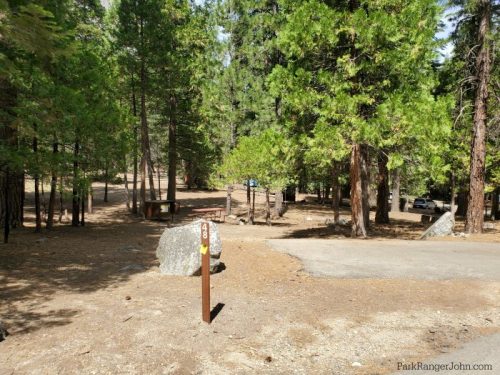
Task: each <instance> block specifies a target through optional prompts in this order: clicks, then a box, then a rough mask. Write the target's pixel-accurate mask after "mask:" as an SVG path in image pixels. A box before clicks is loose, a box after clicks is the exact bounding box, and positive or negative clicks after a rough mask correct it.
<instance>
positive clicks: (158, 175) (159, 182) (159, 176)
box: [156, 163, 161, 200]
mask: <svg viewBox="0 0 500 375" xmlns="http://www.w3.org/2000/svg"><path fill="white" fill-rule="evenodd" d="M156 172H157V177H158V199H160V200H161V172H160V163H158V165H157V166H156Z"/></svg>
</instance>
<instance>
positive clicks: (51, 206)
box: [46, 142, 59, 230]
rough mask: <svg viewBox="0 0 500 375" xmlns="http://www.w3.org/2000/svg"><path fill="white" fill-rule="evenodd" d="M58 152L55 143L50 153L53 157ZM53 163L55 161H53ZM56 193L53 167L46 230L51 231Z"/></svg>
mask: <svg viewBox="0 0 500 375" xmlns="http://www.w3.org/2000/svg"><path fill="white" fill-rule="evenodd" d="M58 152H59V145H58V143H57V142H54V144H53V145H52V153H53V155H54V159H55V156H56V155H57V153H58ZM54 162H55V160H54ZM56 192H57V174H56V169H55V167H53V168H52V178H51V180H50V196H49V212H48V214H47V225H46V228H47V229H49V230H50V229H52V228H53V226H54V211H55V207H56Z"/></svg>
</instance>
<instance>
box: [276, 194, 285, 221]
mask: <svg viewBox="0 0 500 375" xmlns="http://www.w3.org/2000/svg"><path fill="white" fill-rule="evenodd" d="M283 212H284V210H283V190H281V189H278V190H276V192H275V193H274V214H275V215H276V217H282V216H283Z"/></svg>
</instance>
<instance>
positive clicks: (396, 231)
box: [281, 219, 428, 240]
mask: <svg viewBox="0 0 500 375" xmlns="http://www.w3.org/2000/svg"><path fill="white" fill-rule="evenodd" d="M427 226H428V225H427ZM427 226H426V225H424V224H421V223H418V222H414V221H409V220H395V219H391V223H390V224H375V223H373V222H370V228H369V230H368V238H371V239H399V240H415V239H418V238H419V237H420V234H421V233H422V232H423V231H424V230H425V229H426V227H427ZM281 238H323V239H328V238H351V226H350V224H346V225H325V224H316V227H311V228H301V229H297V230H292V231H290V232H289V233H287V234H285V235H284V236H282V237H281Z"/></svg>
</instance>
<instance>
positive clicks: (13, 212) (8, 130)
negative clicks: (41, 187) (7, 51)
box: [0, 77, 24, 228]
mask: <svg viewBox="0 0 500 375" xmlns="http://www.w3.org/2000/svg"><path fill="white" fill-rule="evenodd" d="M16 105H17V89H16V88H15V87H14V86H13V85H12V84H11V83H10V82H9V81H7V80H6V79H4V78H2V77H0V106H1V107H0V116H1V119H0V121H1V124H0V144H1V145H2V156H3V155H5V154H4V152H7V163H8V162H9V160H10V157H9V151H13V152H16V151H17V150H18V148H19V139H18V136H17V125H15V124H12V123H11V121H13V120H14V119H15V118H16V117H17V114H16V112H15V107H16ZM7 163H5V161H3V163H2V166H1V167H0V223H1V224H4V225H5V223H4V221H5V219H7V220H6V221H7V225H8V227H9V228H16V227H17V226H21V225H22V222H23V195H24V186H23V175H24V172H23V170H22V169H21V170H19V169H17V168H14V167H13V166H12V165H11V166H9V165H8V164H7ZM5 164H7V165H5ZM2 172H3V173H2ZM2 175H3V176H2ZM5 196H7V197H8V200H7V201H6V200H5ZM7 211H8V212H7Z"/></svg>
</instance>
